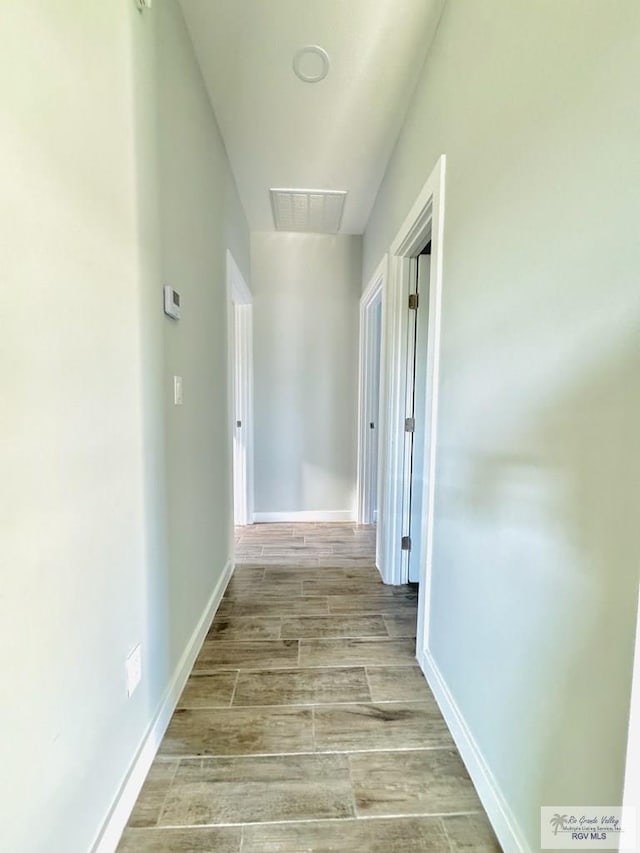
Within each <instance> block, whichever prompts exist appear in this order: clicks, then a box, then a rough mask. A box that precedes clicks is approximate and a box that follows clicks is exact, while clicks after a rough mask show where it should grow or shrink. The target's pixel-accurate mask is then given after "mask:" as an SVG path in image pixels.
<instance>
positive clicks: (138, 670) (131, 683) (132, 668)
mask: <svg viewBox="0 0 640 853" xmlns="http://www.w3.org/2000/svg"><path fill="white" fill-rule="evenodd" d="M125 666H126V670H127V696H129V697H131V696H133V692H134V690H135V689H136V687H137V686H138V684H140V679H141V678H142V646H141V645H140V643H138V645H137V646H136V647H135V649H133V651H132V652H131V653H130V654H129V657H128V658H127V660H126V662H125Z"/></svg>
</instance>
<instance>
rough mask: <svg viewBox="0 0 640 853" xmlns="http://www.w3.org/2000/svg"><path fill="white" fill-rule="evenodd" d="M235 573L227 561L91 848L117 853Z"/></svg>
mask: <svg viewBox="0 0 640 853" xmlns="http://www.w3.org/2000/svg"><path fill="white" fill-rule="evenodd" d="M232 573H233V561H232V560H228V561H227V564H226V565H225V567H224V570H223V572H222V575H221V576H220V578H219V580H218V583H217V584H216V586H215V588H214V590H213V592H212V593H211V597H210V598H209V601H208V602H207V605H206V607H205V608H204V611H203V613H202V616H201V617H200V620H199V621H198V624H197V625H196V627H195V630H194V632H193V634H192V635H191V638H190V640H189V642H188V643H187V647H186V648H185V650H184V653H183V655H182V657H181V658H180V661H179V663H178V665H177V667H176V669H175V672H174V674H173V677H172V679H171V681H170V682H169V685H168V686H167V689H166V690H165V693H164V696H163V697H162V701H161V702H160V706H159V708H158V710H157V712H156V714H155V716H154V717H153V719H152V720H151V722H150V723H149V726H148V728H147V730H146V732H145V734H144V736H143V738H142V741H141V743H140V746H139V747H138V749H137V751H136V754H135V757H134V759H133V761H132V762H131V764H130V765H129V769H128V770H127V773H126V774H125V777H124V780H123V782H122V785H121V786H120V790H119V791H118V794H117V796H116V798H115V800H114V802H113V805H112V806H111V808H110V809H109V813H108V815H107V818H106V820H105V822H104V823H103V825H102V827H101V829H100V832H99V833H98V837H97V839H96V841H95V842H94V844H93V846H92V847H91V851H92V853H114V851H115V849H116V847H117V846H118V842H119V841H120V836H121V835H122V833H123V831H124V829H125V827H126V825H127V821H128V820H129V815H130V814H131V812H132V810H133V807H134V805H135V802H136V800H137V798H138V794H139V793H140V789H141V788H142V785H143V784H144V780H145V779H146V777H147V773H148V772H149V768H150V767H151V764H152V762H153V759H154V758H155V755H156V752H157V751H158V747H159V746H160V742H161V741H162V738H163V737H164V733H165V731H166V728H167V726H168V725H169V720H170V719H171V717H172V715H173V712H174V710H175V707H176V705H177V703H178V699H179V698H180V695H181V693H182V691H183V689H184V685H185V684H186V681H187V678H188V677H189V674H190V672H191V670H192V668H193V664H194V662H195V659H196V657H197V656H198V652H199V651H200V648H201V646H202V643H203V641H204V638H205V636H206V634H207V630H208V629H209V625H210V624H211V620H212V619H213V616H214V614H215V612H216V610H217V609H218V606H219V604H220V602H221V600H222V596H223V595H224V592H225V590H226V588H227V584H228V583H229V579H230V578H231V575H232Z"/></svg>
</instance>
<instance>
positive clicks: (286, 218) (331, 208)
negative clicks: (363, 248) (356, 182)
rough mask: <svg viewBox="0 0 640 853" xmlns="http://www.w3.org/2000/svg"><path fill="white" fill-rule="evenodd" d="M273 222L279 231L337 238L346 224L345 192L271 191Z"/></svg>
mask: <svg viewBox="0 0 640 853" xmlns="http://www.w3.org/2000/svg"><path fill="white" fill-rule="evenodd" d="M269 192H270V193H271V207H272V209H273V221H274V223H275V226H276V230H278V231H308V232H312V233H315V234H337V233H338V231H339V230H340V223H341V222H342V213H343V211H344V202H345V199H346V197H347V193H346V191H345V190H284V189H271V190H269Z"/></svg>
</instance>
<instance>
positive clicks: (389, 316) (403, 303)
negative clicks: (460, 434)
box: [379, 155, 446, 657]
mask: <svg viewBox="0 0 640 853" xmlns="http://www.w3.org/2000/svg"><path fill="white" fill-rule="evenodd" d="M445 166H446V158H445V155H442V156H441V157H440V158H439V159H438V161H437V163H436V165H435V168H434V169H433V171H432V173H431V175H430V176H429V178H428V179H427V181H426V183H425V184H424V186H423V188H422V189H421V191H420V193H419V194H418V196H417V198H416V200H415V202H414V203H413V205H412V207H411V209H410V211H409V213H408V214H407V216H406V218H405V220H404V222H403V224H402V226H401V227H400V229H399V231H398V233H397V235H396V237H395V239H394V240H393V242H392V244H391V248H390V251H389V257H388V279H387V286H386V287H385V289H384V302H383V317H384V333H383V337H384V348H383V368H382V376H383V379H382V387H383V394H384V397H383V400H384V403H383V406H382V409H383V412H382V413H383V419H382V424H381V429H382V440H381V454H380V484H381V494H380V513H379V544H380V571H381V574H382V577H383V580H384V581H385V583H389V584H403V583H406V582H407V580H408V561H407V560H406V559H403V551H402V535H403V524H404V521H405V519H404V513H405V505H404V504H405V500H404V498H405V487H404V478H405V473H406V470H405V469H406V459H405V455H406V454H405V431H404V419H405V404H406V383H407V361H406V353H407V345H408V326H409V323H408V319H409V311H408V300H409V292H410V278H411V273H412V271H413V270H415V258H416V257H417V255H418V254H419V253H420V251H421V250H422V249H423V247H424V246H425V244H426V243H427V241H428V239H431V271H430V277H429V311H428V314H429V320H428V322H429V327H428V336H427V337H428V346H429V352H428V354H427V383H428V387H427V391H426V394H425V411H424V412H417V413H416V417H421V418H424V423H425V435H426V437H427V441H428V448H427V451H426V452H425V454H424V470H423V472H422V477H421V480H422V482H423V484H424V489H425V494H424V496H423V501H422V506H423V509H424V514H423V520H422V526H421V536H420V542H418V543H416V547H418V548H419V549H420V553H419V565H420V567H421V571H420V603H419V616H418V647H419V648H418V657H419V652H420V646H421V644H424V643H426V642H427V638H428V610H429V592H430V590H429V586H430V581H431V559H432V552H433V548H432V539H433V513H434V471H435V450H436V427H437V408H438V357H439V348H440V318H441V302H442V240H443V231H444V180H445Z"/></svg>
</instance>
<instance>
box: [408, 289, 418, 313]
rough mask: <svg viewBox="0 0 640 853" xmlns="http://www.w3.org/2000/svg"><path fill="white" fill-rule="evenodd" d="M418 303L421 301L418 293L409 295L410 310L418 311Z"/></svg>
mask: <svg viewBox="0 0 640 853" xmlns="http://www.w3.org/2000/svg"><path fill="white" fill-rule="evenodd" d="M418 301H419V299H418V294H417V293H410V294H409V310H410V311H416V310H417V308H418Z"/></svg>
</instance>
